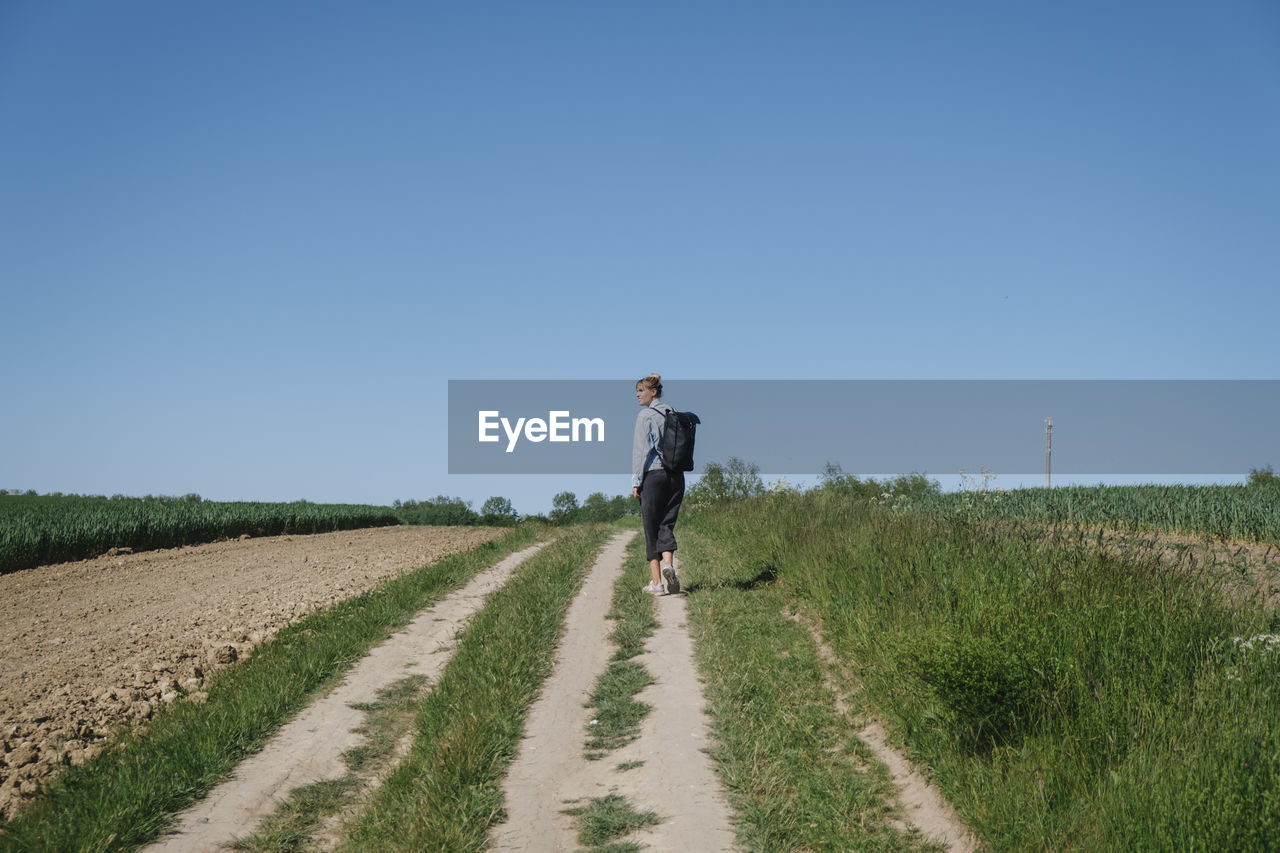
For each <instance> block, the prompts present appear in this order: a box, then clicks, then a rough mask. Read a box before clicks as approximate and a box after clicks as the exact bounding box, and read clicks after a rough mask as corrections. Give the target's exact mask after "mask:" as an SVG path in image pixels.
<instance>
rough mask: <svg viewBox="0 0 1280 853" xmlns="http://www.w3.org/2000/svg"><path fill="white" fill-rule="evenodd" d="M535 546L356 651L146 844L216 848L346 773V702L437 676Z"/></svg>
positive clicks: (356, 741)
mask: <svg viewBox="0 0 1280 853" xmlns="http://www.w3.org/2000/svg"><path fill="white" fill-rule="evenodd" d="M541 547H543V546H542V545H541V544H539V545H534V546H532V547H529V548H526V549H524V550H523V551H519V552H517V553H515V554H512V555H511V556H509V557H507V558H506V559H504V560H502V561H501V562H499V563H498V564H497V565H495V566H494V567H493V568H491V569H488V570H486V571H484V572H481V573H480V574H478V575H476V577H475V578H473V579H472V580H471V582H470V583H468V584H467V585H466V586H465V587H463V588H462V589H460V590H458V591H456V592H454V593H452V594H451V595H449V596H447V597H445V598H444V599H442V600H441V601H440V602H439V603H437V604H435V605H434V606H432V607H429V608H427V609H426V610H424V611H422V612H421V613H419V614H418V616H417V617H415V618H414V620H413V621H412V622H411V623H410V624H409V625H408V626H407V627H406V628H405V629H404V630H403V631H400V632H398V633H396V634H395V635H393V636H392V637H391V638H390V639H388V640H387V641H386V642H384V643H383V644H381V645H380V646H378V647H377V648H375V649H374V650H373V651H372V652H370V653H369V654H368V655H367V656H366V657H364V658H362V659H361V660H360V661H359V662H358V663H357V664H356V665H355V667H354V668H353V669H352V670H351V672H349V673H348V674H347V676H346V678H345V679H343V681H342V683H341V684H339V685H338V687H336V688H335V689H334V690H332V691H331V692H330V693H329V694H328V695H326V696H324V697H323V698H321V699H320V700H318V701H316V702H313V703H312V704H311V705H310V706H308V707H307V708H306V709H305V710H304V711H303V712H302V713H300V714H299V715H298V716H297V717H295V718H294V719H293V720H292V721H290V722H289V723H287V724H286V725H285V726H284V727H283V728H282V729H281V730H280V731H279V732H278V733H277V734H276V735H275V737H273V738H272V739H271V740H270V741H269V742H268V743H267V745H266V747H264V748H263V750H262V751H261V752H259V753H258V754H256V755H254V756H251V757H250V758H248V759H246V760H245V761H243V762H241V763H240V765H239V767H237V768H236V771H235V773H234V774H233V775H232V776H231V778H229V779H228V780H227V781H225V782H223V783H222V784H221V785H219V786H218V787H217V788H215V789H214V790H213V791H211V792H210V793H209V794H208V796H206V797H205V798H204V799H203V800H201V801H200V802H199V803H197V804H196V805H194V806H193V807H191V808H190V809H188V810H187V811H185V812H183V813H182V814H181V815H179V817H178V820H177V828H176V830H175V832H174V833H173V834H172V835H169V836H167V837H166V838H164V839H162V840H161V841H159V842H157V843H156V844H153V845H151V846H150V847H147V848H146V849H147V850H148V851H151V853H205V851H214V850H222V849H224V848H225V847H226V845H227V844H229V843H230V842H231V841H232V840H234V838H235V837H236V836H243V835H248V834H250V832H251V831H252V829H253V827H254V826H255V825H256V824H257V823H258V821H259V820H261V819H262V818H263V817H265V816H266V815H267V814H269V813H270V812H272V811H274V810H275V808H276V806H277V805H278V804H279V803H281V802H283V801H284V800H286V799H287V798H288V796H289V794H290V792H291V791H293V790H294V789H295V788H299V787H302V786H303V785H309V784H311V783H313V782H319V781H322V780H326V779H339V778H342V777H343V776H345V775H346V774H347V766H346V764H345V763H344V761H343V760H342V754H343V753H344V752H346V751H347V750H349V749H352V748H354V747H356V746H360V745H361V744H362V743H363V741H364V737H363V736H362V735H359V734H357V733H356V732H354V731H353V730H354V729H355V728H356V727H358V726H359V725H360V724H361V723H362V722H363V721H364V713H363V712H361V711H358V710H355V709H354V708H352V707H351V705H352V704H353V703H359V702H368V701H372V700H373V699H374V697H375V696H376V695H377V693H378V691H379V690H382V689H383V688H386V687H389V686H390V685H392V684H393V683H395V682H397V681H400V680H401V679H404V678H407V677H408V676H411V675H425V676H426V677H427V678H428V679H429V680H430V681H431V682H434V681H436V680H437V679H438V678H439V676H440V673H441V672H442V671H443V670H444V667H445V664H447V663H448V662H449V659H450V658H451V657H452V656H453V651H454V648H455V643H454V639H455V637H456V636H457V634H458V632H459V631H461V630H462V628H463V627H464V626H465V624H466V622H467V620H468V619H470V618H471V616H472V615H473V614H474V613H476V611H478V610H479V609H480V608H481V606H482V605H483V604H484V599H485V597H486V596H487V595H489V593H491V592H493V591H494V590H496V589H498V588H500V587H501V586H502V585H503V584H505V583H506V582H507V580H508V578H510V577H511V573H512V572H513V571H514V570H515V568H516V566H518V565H519V564H520V563H521V562H523V561H524V560H525V559H526V558H528V557H529V556H531V555H532V554H534V553H535V552H536V551H538V549H539V548H541Z"/></svg>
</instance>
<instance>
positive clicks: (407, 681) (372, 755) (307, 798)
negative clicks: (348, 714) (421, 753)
mask: <svg viewBox="0 0 1280 853" xmlns="http://www.w3.org/2000/svg"><path fill="white" fill-rule="evenodd" d="M426 683H427V677H426V676H425V675H411V676H409V677H408V678H403V679H401V680H400V681H397V682H396V683H394V684H391V685H389V686H388V687H385V688H383V689H382V690H380V691H378V696H377V699H375V700H374V701H373V702H360V703H356V704H353V705H352V706H351V707H352V708H354V709H356V710H357V711H363V712H364V713H365V719H364V722H363V723H362V724H361V725H360V727H359V728H358V729H357V731H358V732H359V733H360V734H362V735H364V737H365V743H363V744H361V745H360V746H358V747H355V748H354V749H350V750H347V752H346V753H344V754H343V756H342V759H343V762H344V763H345V764H346V765H347V770H348V773H347V775H345V776H343V777H342V778H340V779H328V780H325V781H322V782H314V783H312V784H310V785H304V786H302V787H301V788H298V789H296V790H294V791H292V792H291V793H290V794H289V799H288V800H287V801H285V802H284V803H282V804H281V805H280V806H279V807H278V808H277V809H276V810H275V811H274V812H272V813H271V814H269V815H267V817H265V818H264V819H263V820H262V822H261V824H260V825H259V826H257V827H255V828H254V832H253V834H252V835H249V836H245V837H242V838H238V839H236V841H235V842H234V843H233V844H232V845H231V846H232V847H234V848H235V849H236V850H247V851H253V853H290V851H296V850H305V849H307V848H308V847H311V846H313V843H312V836H313V835H314V833H315V831H316V830H317V829H318V828H319V826H320V823H321V821H323V820H324V819H325V818H327V817H329V816H331V815H335V814H337V813H338V812H339V811H341V810H342V809H344V808H349V807H350V806H351V805H352V803H353V802H354V801H355V798H356V796H357V795H358V794H359V793H360V790H361V788H362V787H363V786H364V785H365V784H366V783H367V782H368V777H370V776H372V775H374V774H376V772H377V770H378V769H379V768H380V766H382V765H385V764H386V763H388V762H389V761H390V760H391V759H392V758H393V755H394V752H395V748H396V744H397V742H398V741H399V740H400V738H401V737H402V736H403V735H404V734H405V733H406V732H407V731H408V730H409V728H410V726H411V725H412V722H413V718H414V716H415V712H416V710H417V705H418V701H419V699H420V697H421V694H422V691H423V688H424V687H425V685H426Z"/></svg>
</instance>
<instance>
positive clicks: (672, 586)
mask: <svg viewBox="0 0 1280 853" xmlns="http://www.w3.org/2000/svg"><path fill="white" fill-rule="evenodd" d="M662 579H663V580H665V581H666V582H667V592H669V593H671V594H672V595H675V594H676V593H677V592H679V591H680V576H679V575H678V574H676V567H675V566H673V565H671V564H670V563H663V564H662Z"/></svg>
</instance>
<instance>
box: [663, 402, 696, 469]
mask: <svg viewBox="0 0 1280 853" xmlns="http://www.w3.org/2000/svg"><path fill="white" fill-rule="evenodd" d="M666 418H667V422H666V424H665V425H664V426H663V428H662V467H663V468H666V469H667V470H668V471H692V470H693V438H694V432H695V431H696V430H697V427H698V424H700V423H702V421H701V420H699V419H698V416H697V415H695V414H694V413H693V412H677V411H676V410H675V409H667V411H666Z"/></svg>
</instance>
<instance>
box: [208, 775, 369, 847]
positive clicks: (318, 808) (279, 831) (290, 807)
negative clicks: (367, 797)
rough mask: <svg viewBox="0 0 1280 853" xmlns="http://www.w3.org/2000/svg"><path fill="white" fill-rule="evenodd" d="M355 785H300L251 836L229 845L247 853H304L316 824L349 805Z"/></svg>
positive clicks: (348, 780)
mask: <svg viewBox="0 0 1280 853" xmlns="http://www.w3.org/2000/svg"><path fill="white" fill-rule="evenodd" d="M359 786H360V780H359V779H357V778H356V777H354V776H344V777H342V778H341V779H326V780H325V781H323V782H313V783H312V784H310V785H304V786H302V787H301V788H298V789H296V790H294V791H293V792H291V793H290V794H289V799H288V800H286V801H285V802H284V803H281V805H280V807H279V808H277V809H276V810H275V811H274V812H272V813H271V814H269V815H267V816H266V817H265V818H263V820H262V823H261V825H260V826H259V827H258V828H257V830H256V831H255V832H254V833H253V834H252V835H250V836H247V837H244V838H238V839H236V840H235V841H234V842H232V843H231V845H230V846H231V848H232V849H233V850H244V851H251V853H293V851H300V850H306V849H307V847H308V846H309V845H310V842H311V835H312V833H314V832H315V831H316V829H317V828H318V827H319V826H320V822H321V821H322V820H323V819H324V818H325V817H327V816H328V815H331V814H335V813H336V812H337V811H338V810H339V809H341V808H342V806H343V805H344V804H346V803H347V802H349V801H350V798H351V795H352V794H354V793H355V792H356V790H358V789H359Z"/></svg>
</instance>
